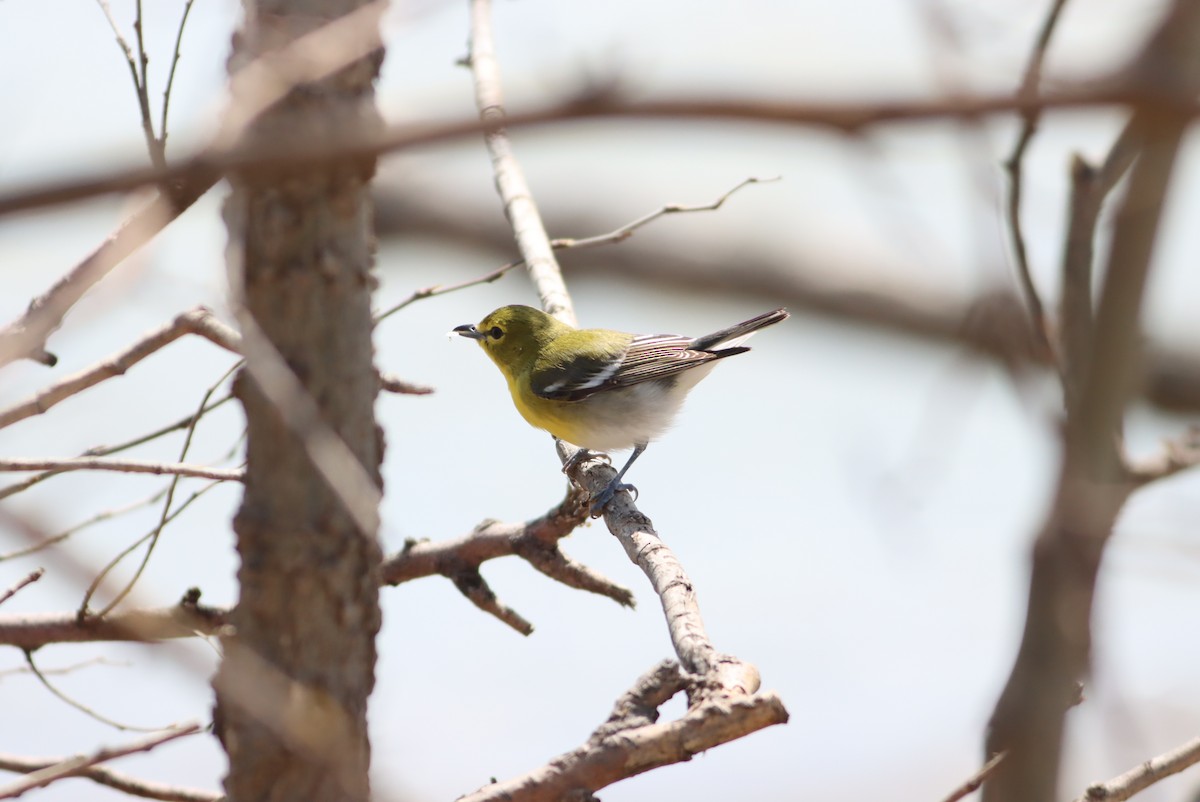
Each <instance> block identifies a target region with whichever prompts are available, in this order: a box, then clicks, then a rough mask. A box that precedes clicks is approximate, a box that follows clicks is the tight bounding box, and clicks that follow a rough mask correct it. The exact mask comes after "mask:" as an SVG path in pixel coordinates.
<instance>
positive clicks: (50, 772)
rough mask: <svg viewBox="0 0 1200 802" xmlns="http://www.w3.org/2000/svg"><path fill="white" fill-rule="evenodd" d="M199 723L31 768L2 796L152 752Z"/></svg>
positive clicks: (2, 790) (196, 729) (0, 791)
mask: <svg viewBox="0 0 1200 802" xmlns="http://www.w3.org/2000/svg"><path fill="white" fill-rule="evenodd" d="M201 729H202V728H201V726H200V725H199V724H185V725H183V726H180V727H175V728H173V729H171V730H168V731H167V732H163V733H159V734H158V735H152V736H150V737H148V738H142V739H141V740H138V741H133V742H132V743H129V744H126V745H125V746H117V747H107V748H104V749H99V750H97V751H95V752H93V753H92V754H90V755H79V756H77V757H72V758H68V759H66V760H64V761H62V762H60V763H56V764H54V765H53V766H47V767H46V768H44V769H39V770H36V771H31V772H30V773H29V774H26V775H25V776H24V777H22V778H21V779H20V780H17V781H16V782H14V783H9V784H8V785H5V786H0V799H12V798H14V797H18V796H20V795H21V794H23V793H25V792H26V791H31V790H33V789H34V788H43V787H45V786H47V785H49V784H50V783H52V782H55V781H56V780H61V779H63V778H64V777H74V776H76V775H79V774H82V773H83V772H85V771H86V770H87V769H89V768H92V767H94V766H96V765H97V764H99V763H104V762H106V761H109V760H114V759H115V758H118V757H124V756H126V755H133V754H138V753H140V752H149V751H150V750H151V749H153V748H154V747H156V746H159V745H161V744H165V743H167V742H168V741H173V740H175V739H176V738H182V737H184V736H186V735H193V734H195V733H197V732H200V731H201Z"/></svg>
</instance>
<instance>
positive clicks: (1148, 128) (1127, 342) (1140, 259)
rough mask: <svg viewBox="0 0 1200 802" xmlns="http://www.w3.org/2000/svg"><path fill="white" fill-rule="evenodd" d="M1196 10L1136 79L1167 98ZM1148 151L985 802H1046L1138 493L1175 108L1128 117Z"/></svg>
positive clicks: (1195, 72)
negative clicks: (1125, 420)
mask: <svg viewBox="0 0 1200 802" xmlns="http://www.w3.org/2000/svg"><path fill="white" fill-rule="evenodd" d="M1198 37H1200V4H1196V3H1194V2H1190V0H1179V2H1176V3H1175V4H1174V6H1173V7H1172V8H1171V9H1170V10H1169V11H1168V13H1167V15H1166V17H1165V19H1164V21H1163V23H1162V24H1161V26H1160V28H1159V29H1158V31H1157V32H1156V33H1155V35H1154V36H1153V37H1151V39H1150V40H1149V41H1148V43H1147V44H1146V46H1145V48H1144V49H1143V51H1142V53H1141V55H1140V56H1139V59H1138V61H1137V62H1136V63H1135V65H1134V67H1133V69H1132V70H1131V74H1132V75H1134V76H1141V77H1142V79H1144V80H1146V81H1147V82H1149V81H1154V82H1155V85H1156V86H1158V87H1159V91H1160V92H1164V93H1165V94H1166V95H1167V96H1173V97H1176V98H1179V97H1194V96H1195V94H1196V91H1197V84H1198V83H1200V58H1198V54H1197V53H1196V50H1195V47H1194V43H1195V41H1196V39H1197V38H1198ZM1134 116H1135V122H1134V123H1133V125H1134V126H1135V127H1138V128H1139V129H1140V130H1141V131H1142V137H1143V140H1142V141H1143V143H1144V144H1143V149H1142V152H1141V155H1140V156H1139V157H1138V159H1137V162H1136V163H1135V164H1134V165H1133V167H1132V170H1131V172H1130V178H1129V189H1128V192H1127V194H1126V196H1125V198H1124V200H1123V202H1122V205H1121V208H1120V210H1119V212H1118V214H1117V219H1116V223H1115V225H1114V229H1113V238H1112V244H1111V247H1110V250H1109V254H1108V259H1107V269H1106V270H1105V271H1104V276H1105V281H1104V288H1103V290H1102V292H1101V296H1100V302H1099V306H1098V308H1097V311H1096V316H1095V323H1094V326H1093V334H1092V339H1091V342H1090V344H1089V346H1088V352H1087V356H1086V359H1085V363H1084V364H1086V365H1087V366H1088V367H1087V370H1086V374H1085V377H1084V381H1083V390H1082V392H1081V393H1080V394H1079V401H1078V405H1077V406H1074V407H1068V408H1067V416H1066V426H1065V438H1064V439H1065V444H1064V445H1065V448H1064V451H1065V454H1064V457H1063V464H1062V469H1061V474H1060V477H1059V485H1058V489H1057V492H1056V496H1055V501H1054V506H1053V509H1052V511H1051V514H1050V516H1049V519H1048V520H1047V521H1046V523H1045V525H1044V527H1043V529H1042V531H1041V532H1040V534H1039V535H1038V537H1037V540H1036V542H1035V544H1034V549H1033V566H1032V572H1031V577H1030V587H1029V603H1028V610H1027V613H1026V620H1025V631H1024V633H1023V635H1022V640H1021V646H1020V649H1019V651H1018V654H1017V658H1016V661H1015V664H1014V666H1013V669H1012V673H1011V675H1010V676H1009V680H1008V682H1007V684H1006V685H1005V688H1004V691H1003V693H1002V694H1001V696H1000V699H999V701H998V702H997V704H996V708H995V712H994V713H993V715H992V718H991V722H990V731H989V733H988V738H987V753H988V754H989V755H994V754H998V753H1000V752H1002V751H1007V752H1008V757H1007V758H1006V759H1005V760H1004V762H1003V763H1002V764H1001V766H1000V768H999V769H998V770H997V772H996V773H995V775H994V776H993V777H992V779H991V780H990V781H989V782H987V783H986V784H985V785H984V787H983V798H984V801H985V802H1008V800H1015V799H1021V800H1024V802H1051V801H1052V800H1053V799H1054V798H1055V794H1056V791H1057V779H1058V771H1059V762H1060V759H1061V750H1062V737H1063V720H1064V717H1065V713H1066V710H1067V707H1068V706H1069V701H1070V698H1071V696H1072V686H1073V685H1074V683H1076V682H1077V681H1079V680H1080V679H1081V678H1082V677H1083V675H1084V673H1085V672H1086V671H1087V668H1088V664H1089V660H1090V649H1091V630H1090V619H1091V612H1092V605H1093V600H1094V595H1095V583H1096V576H1097V573H1098V571H1099V567H1100V559H1101V556H1102V554H1103V549H1104V546H1105V544H1106V542H1107V540H1108V538H1109V536H1110V535H1111V532H1112V528H1113V524H1114V522H1115V520H1116V517H1117V515H1118V514H1119V513H1120V511H1121V509H1122V507H1123V506H1124V503H1125V501H1126V499H1127V498H1128V496H1129V494H1130V493H1131V492H1132V491H1133V489H1134V485H1133V483H1132V482H1131V481H1130V479H1129V476H1128V472H1127V470H1126V468H1125V465H1124V463H1123V460H1122V455H1121V453H1120V448H1119V437H1120V428H1121V422H1122V417H1123V413H1124V410H1125V407H1126V405H1127V403H1128V401H1129V399H1130V396H1131V390H1132V387H1133V384H1134V379H1135V377H1136V373H1137V368H1138V361H1139V356H1140V352H1139V342H1138V341H1139V315H1140V312H1141V302H1142V297H1143V294H1144V291H1145V285H1146V279H1147V275H1148V273H1149V269H1150V261H1151V259H1150V257H1151V254H1152V252H1153V248H1154V243H1155V239H1156V237H1157V233H1158V225H1159V220H1160V218H1161V215H1162V210H1163V205H1164V203H1165V199H1166V193H1167V186H1168V184H1169V181H1170V178H1171V175H1172V172H1173V169H1174V166H1175V161H1176V157H1177V154H1178V151H1179V145H1180V141H1181V139H1182V137H1183V133H1184V131H1185V130H1186V128H1187V125H1188V122H1189V120H1188V118H1187V117H1186V115H1181V114H1180V113H1179V112H1178V110H1176V109H1174V108H1173V106H1172V105H1171V104H1170V103H1162V104H1159V103H1146V104H1144V105H1142V106H1140V107H1138V108H1136V109H1135V111H1134Z"/></svg>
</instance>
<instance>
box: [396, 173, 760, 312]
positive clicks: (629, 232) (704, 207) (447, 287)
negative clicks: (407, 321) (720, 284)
mask: <svg viewBox="0 0 1200 802" xmlns="http://www.w3.org/2000/svg"><path fill="white" fill-rule="evenodd" d="M778 180H780V178H779V176H775V177H774V178H756V177H754V176H751V177H749V178H744V179H742V180H741V181H740V182H738V184H737V185H736V186H734V187H732V188H730V189H729V190H727V191H725V192H724V193H722V194H721V196H720V197H718V198H717V199H716V200H715V201H713V202H711V203H704V204H695V205H691V206H684V205H682V204H678V203H669V204H667V205H665V206H662V207H660V208H658V209H656V210H655V211H653V212H650V213H649V214H646V215H642V216H641V217H639V218H637V219H636V220H634V221H632V222H629V223H626V224H625V225H623V226H620V227H619V228H616V229H613V230H612V231H610V232H608V233H607V234H596V235H594V236H590V237H580V238H578V239H575V238H571V237H560V238H559V239H553V240H550V247H551V248H552V249H553V250H556V251H561V250H568V249H580V248H591V247H594V246H596V245H605V244H609V243H617V242H624V241H625V240H627V239H629V238H630V237H631V236H633V233H634V232H635V231H637V230H638V229H639V228H641V227H643V226H645V225H648V224H650V223H652V222H654V221H655V220H657V219H659V218H660V217H665V216H666V215H669V214H680V213H687V212H711V211H715V210H717V209H720V208H721V206H722V205H724V203H725V201H727V200H728V199H729V197H730V196H731V195H733V194H734V193H735V192H737V191H738V190H740V189H742V188H743V187H745V186H748V185H750V184H761V183H767V182H770V181H778ZM524 264H525V260H524V259H518V260H516V261H515V262H508V263H507V264H503V265H501V266H500V267H498V268H496V269H495V270H493V271H491V272H489V273H485V274H484V275H482V276H478V277H477V278H473V279H468V280H466V281H460V282H458V283H457V284H433V285H430V286H428V287H424V288H422V289H419V290H414V291H413V292H412V294H410V295H409V296H408V297H407V298H405V299H404V300H402V301H400V302H399V303H397V304H394V305H393V306H391V307H389V308H388V309H387V310H386V311H384V312H381V313H379V314H378V315H376V316H375V325H379V324H380V323H382V322H383V321H384V320H386V319H387V318H389V317H391V316H392V315H394V314H396V313H397V312H399V311H400V310H401V309H404V308H405V307H407V306H409V305H410V304H412V303H414V302H416V301H420V300H423V299H425V298H433V297H435V296H438V295H446V294H447V293H451V292H455V291H456V290H462V289H466V288H467V287H475V286H478V285H480V284H490V283H491V282H493V281H495V280H496V279H498V278H500V277H501V276H503V275H504V274H505V273H507V272H508V271H510V270H512V269H514V268H517V267H521V266H523V265H524Z"/></svg>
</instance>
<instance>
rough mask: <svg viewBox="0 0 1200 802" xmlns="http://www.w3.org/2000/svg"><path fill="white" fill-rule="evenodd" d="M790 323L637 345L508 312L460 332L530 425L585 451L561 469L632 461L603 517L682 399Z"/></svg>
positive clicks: (772, 315) (773, 317)
mask: <svg viewBox="0 0 1200 802" xmlns="http://www.w3.org/2000/svg"><path fill="white" fill-rule="evenodd" d="M787 317H788V313H787V311H785V310H783V309H776V310H775V311H773V312H767V313H766V314H764V315H759V316H758V317H753V318H750V319H749V320H746V321H744V322H742V323H738V324H736V325H733V326H730V327H729V328H727V329H721V330H720V331H716V332H713V333H712V334H706V335H705V336H703V337H684V336H680V335H677V334H646V335H633V334H625V333H623V332H619V331H610V330H609V329H575V328H572V327H571V326H568V325H567V324H566V323H563V322H562V321H560V320H557V319H555V318H553V317H551V316H550V315H547V314H546V313H545V312H542V311H541V310H539V309H534V308H533V307H529V306H502V307H500V308H499V309H497V310H496V311H494V312H492V313H491V314H490V315H488V316H487V317H485V318H484V319H483V320H481V321H480V322H479V324H478V325H475V326H472V325H470V324H468V325H464V326H458V327H456V328H455V329H454V331H455V332H457V333H458V334H460V335H462V336H463V337H470V338H471V339H473V340H475V341H477V342H478V343H479V345H480V346H481V347H482V348H483V350H484V351H486V352H487V355H488V356H490V357H491V358H492V361H493V362H495V363H496V366H497V367H498V368H500V372H501V373H503V374H504V378H505V379H506V380H507V381H508V390H509V392H510V393H511V394H512V399H513V403H514V404H516V407H517V411H518V412H520V413H521V416H522V417H524V418H525V420H527V421H529V423H531V424H533V425H534V426H536V427H537V428H539V429H545V430H546V431H548V432H550V434H552V435H554V436H555V437H557V438H559V439H561V440H566V441H567V442H570V443H574V444H575V445H578V446H582V447H583V449H584V450H583V451H580V452H578V453H576V454H575V456H574V457H573V458H572V460H571V462H570V463H568V465H567V466H566V467H564V468H563V470H564V471H566V470H567V468H569V467H571V464H573V463H575V462H578V461H580V460H582V459H585V458H587V457H588V456H590V455H589V454H588V453H587V452H588V451H592V450H594V451H619V450H621V449H626V448H632V449H633V454H631V455H630V457H629V460H628V461H627V462H626V463H625V466H624V467H623V468H621V470H620V472H619V473H617V475H616V477H614V478H613V480H612V481H611V482H610V483H609V484H608V486H607V487H606V488H605V489H604V490H603V491H602V492H601V493H600V494H599V495H597V496H596V497H595V498H594V499H593V501H592V512H593V513H594V514H599V512H600V511H601V510H602V509H603V508H604V506H605V505H607V504H608V502H609V501H610V500H611V499H612V497H613V496H614V495H615V494H616V493H618V492H619V491H621V490H633V489H634V488H633V486H632V485H626V484H622V483H621V479H622V478H623V477H624V476H625V472H626V471H628V470H629V466H630V465H632V464H633V462H634V460H636V459H637V458H638V457H639V456H641V454H642V452H643V451H645V450H646V445H647V444H648V443H649V442H650V441H651V440H654V439H656V438H658V436H659V435H661V434H662V433H663V432H664V431H666V429H667V427H669V426H670V425H671V421H672V420H673V419H674V418H675V415H676V413H678V412H679V408H680V407H681V406H682V405H683V399H684V398H685V397H686V396H687V394H688V391H690V390H691V389H692V388H693V387H695V386H696V383H697V382H699V381H700V380H701V379H703V378H704V377H705V376H707V375H708V373H709V371H711V370H712V369H713V367H715V363H716V361H717V360H718V359H724V358H725V357H727V356H734V355H735V354H741V353H744V352H746V351H749V350H750V349H749V348H746V347H745V346H742V345H740V343H741V342H743V341H744V340H745V339H746V338H747V337H749V336H750V335H751V334H753V333H754V332H756V331H758V330H759V329H761V328H765V327H767V326H770V325H773V324H775V323H778V322H779V321H781V320H785V319H786V318H787Z"/></svg>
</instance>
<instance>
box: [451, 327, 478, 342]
mask: <svg viewBox="0 0 1200 802" xmlns="http://www.w3.org/2000/svg"><path fill="white" fill-rule="evenodd" d="M451 332H452V333H454V334H457V335H458V336H459V337H470V338H471V339H472V340H482V339H483V338H484V337H486V336H487V335H486V334H484V333H483V332H481V331H476V329H475V327H474V326H472V325H471V324H470V323H465V324H463V325H462V326H455V327H454V328H453V329H452V330H451Z"/></svg>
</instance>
